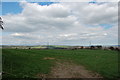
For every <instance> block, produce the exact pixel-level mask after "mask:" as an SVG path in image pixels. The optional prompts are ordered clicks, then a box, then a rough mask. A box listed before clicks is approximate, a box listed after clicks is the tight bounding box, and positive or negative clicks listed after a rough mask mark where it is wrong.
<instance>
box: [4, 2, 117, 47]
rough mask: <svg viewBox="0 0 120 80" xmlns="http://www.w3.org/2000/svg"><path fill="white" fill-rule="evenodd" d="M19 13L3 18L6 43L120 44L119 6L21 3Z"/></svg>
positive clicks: (114, 4)
mask: <svg viewBox="0 0 120 80" xmlns="http://www.w3.org/2000/svg"><path fill="white" fill-rule="evenodd" d="M20 6H21V7H22V8H23V10H22V12H21V13H19V14H7V15H3V16H2V17H3V19H4V22H5V23H4V26H5V30H4V31H3V44H15V45H25V44H32V45H45V44H47V42H49V43H50V44H52V45H89V42H90V41H91V42H92V44H101V45H109V44H117V41H118V40H117V39H118V26H117V24H118V22H117V20H118V18H117V17H118V5H117V3H101V4H100V3H96V4H93V3H55V4H51V5H49V6H46V5H44V6H41V5H40V4H37V3H28V2H21V3H20Z"/></svg>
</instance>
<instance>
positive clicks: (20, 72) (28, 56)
mask: <svg viewBox="0 0 120 80" xmlns="http://www.w3.org/2000/svg"><path fill="white" fill-rule="evenodd" d="M2 51H3V54H2V62H3V65H2V66H3V78H38V74H39V75H42V74H46V75H47V74H50V73H51V69H52V67H54V66H56V62H69V63H71V62H72V63H74V64H76V65H82V66H84V67H85V68H86V69H87V70H90V71H93V72H97V73H98V74H100V75H101V76H102V77H104V78H117V77H119V74H118V52H117V51H112V50H88V49H81V50H66V49H61V50H60V49H45V50H35V49H3V50H2Z"/></svg>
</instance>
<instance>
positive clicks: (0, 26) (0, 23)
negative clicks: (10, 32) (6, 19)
mask: <svg viewBox="0 0 120 80" xmlns="http://www.w3.org/2000/svg"><path fill="white" fill-rule="evenodd" d="M0 28H1V29H4V27H3V21H2V18H1V17H0Z"/></svg>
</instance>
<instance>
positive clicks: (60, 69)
mask: <svg viewBox="0 0 120 80" xmlns="http://www.w3.org/2000/svg"><path fill="white" fill-rule="evenodd" d="M39 77H41V78H103V77H102V76H101V75H100V74H98V73H96V72H92V71H89V70H86V69H85V67H83V66H81V65H76V64H73V63H70V62H56V65H55V66H54V67H52V70H51V73H50V74H48V75H45V74H44V75H43V74H42V75H40V76H39Z"/></svg>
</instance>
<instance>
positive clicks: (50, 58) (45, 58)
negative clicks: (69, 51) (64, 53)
mask: <svg viewBox="0 0 120 80" xmlns="http://www.w3.org/2000/svg"><path fill="white" fill-rule="evenodd" d="M53 59H55V58H53V57H44V60H53Z"/></svg>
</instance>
